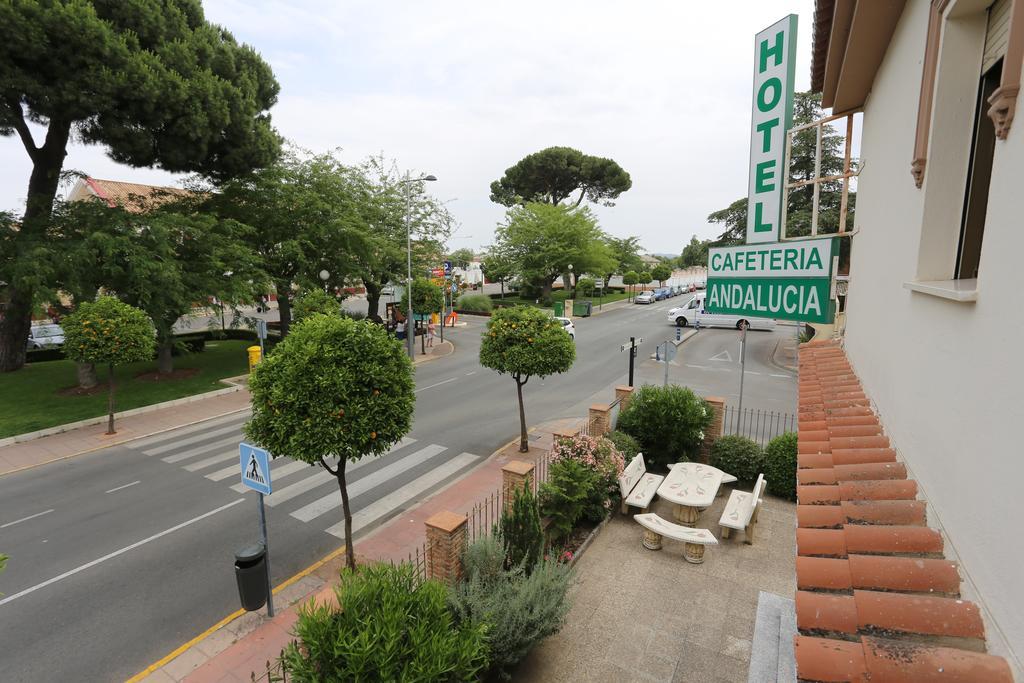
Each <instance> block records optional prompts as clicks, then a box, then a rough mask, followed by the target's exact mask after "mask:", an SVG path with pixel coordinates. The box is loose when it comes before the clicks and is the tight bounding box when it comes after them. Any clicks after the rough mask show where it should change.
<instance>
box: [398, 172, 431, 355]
mask: <svg viewBox="0 0 1024 683" xmlns="http://www.w3.org/2000/svg"><path fill="white" fill-rule="evenodd" d="M424 180H425V181H427V182H433V181H435V180H437V178H436V177H434V176H432V175H425V176H420V177H419V178H409V177H408V174H406V178H405V179H404V180H400V181H399V184H400V185H408V184H409V183H418V182H421V181H424ZM410 204H411V197H410V192H409V188H406V190H405V256H406V268H407V271H406V280H405V296H406V298H407V299H408V301H409V305H408V307H407V310H406V316H405V341H406V348H407V349H408V350H409V358H410V359H412V358H415V357H416V351H415V350H414V349H413V338H414V337H415V336H416V334H415V331H416V328H415V327H412V328H411V329H410V325H412V323H413V320H412V226H411V220H412V216H411V214H412V208H411V206H410Z"/></svg>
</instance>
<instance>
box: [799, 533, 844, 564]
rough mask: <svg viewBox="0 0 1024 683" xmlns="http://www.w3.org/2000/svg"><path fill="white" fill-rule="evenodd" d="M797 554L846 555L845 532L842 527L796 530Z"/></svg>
mask: <svg viewBox="0 0 1024 683" xmlns="http://www.w3.org/2000/svg"><path fill="white" fill-rule="evenodd" d="M796 552H797V555H804V556H808V555H813V556H817V557H846V534H845V533H844V532H843V530H842V529H800V528H798V529H797V530H796Z"/></svg>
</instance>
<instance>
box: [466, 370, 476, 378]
mask: <svg viewBox="0 0 1024 683" xmlns="http://www.w3.org/2000/svg"><path fill="white" fill-rule="evenodd" d="M475 374H476V370H471V371H470V372H467V373H466V377H469V376H470V375H475Z"/></svg>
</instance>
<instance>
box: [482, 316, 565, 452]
mask: <svg viewBox="0 0 1024 683" xmlns="http://www.w3.org/2000/svg"><path fill="white" fill-rule="evenodd" d="M575 360H576V345H575V344H574V343H573V341H572V339H570V338H569V335H567V334H566V333H565V330H563V329H562V326H561V325H560V324H558V322H557V321H555V320H554V319H553V318H551V317H550V316H548V315H546V314H545V313H543V312H542V311H540V310H539V309H536V308H533V307H530V306H514V307H512V308H502V309H499V310H497V311H495V312H494V314H493V315H492V316H491V319H490V320H489V321H488V323H487V329H486V330H484V334H483V343H482V344H481V345H480V364H481V365H483V366H484V367H485V368H490V369H492V370H496V371H497V372H498V374H502V375H504V374H506V373H507V374H509V375H511V376H512V379H514V380H515V382H516V395H517V397H518V399H519V452H520V453H528V452H529V450H530V447H529V445H528V444H527V438H526V410H525V408H524V407H523V386H525V385H526V383H527V382H528V381H529V379H530V378H531V377H533V376H534V375H538V376H540V377H542V378H543V377H547V376H548V375H551V374H553V373H556V372H565V371H567V370H568V369H569V368H571V367H572V364H573V361H575Z"/></svg>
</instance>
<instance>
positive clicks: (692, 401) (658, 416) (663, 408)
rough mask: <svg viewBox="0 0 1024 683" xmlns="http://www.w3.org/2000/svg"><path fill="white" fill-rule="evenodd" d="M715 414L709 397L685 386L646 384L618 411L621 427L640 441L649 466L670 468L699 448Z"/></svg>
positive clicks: (661, 468)
mask: <svg viewBox="0 0 1024 683" xmlns="http://www.w3.org/2000/svg"><path fill="white" fill-rule="evenodd" d="M712 417H713V416H712V413H711V408H710V406H708V403H707V401H705V400H704V399H702V398H701V397H699V396H697V395H696V394H694V393H693V392H692V391H690V390H689V389H687V388H686V387H681V386H678V385H675V384H670V385H669V386H666V387H659V386H655V385H653V384H645V385H644V386H642V387H640V388H639V389H637V390H636V392H635V393H634V394H633V398H632V399H631V400H630V402H629V407H628V408H626V409H625V410H623V411H622V413H621V414H620V415H619V422H618V428H619V429H621V430H622V431H624V432H626V433H627V434H629V435H630V436H632V437H633V438H635V439H636V440H637V441H639V442H640V446H641V448H643V453H644V462H645V463H646V464H647V467H648V469H660V470H667V469H668V466H669V465H671V464H672V463H675V462H680V461H684V460H689V459H691V458H692V457H693V456H695V455H697V454H698V453H699V452H700V448H701V445H702V444H703V443H704V432H705V430H706V429H707V428H708V427H709V426H710V424H711V420H712Z"/></svg>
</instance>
